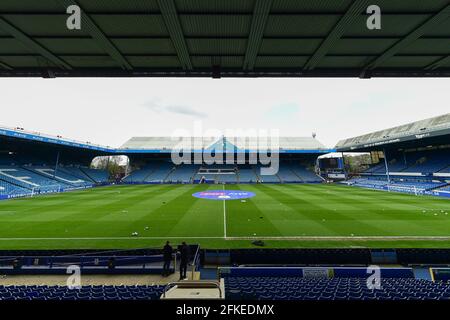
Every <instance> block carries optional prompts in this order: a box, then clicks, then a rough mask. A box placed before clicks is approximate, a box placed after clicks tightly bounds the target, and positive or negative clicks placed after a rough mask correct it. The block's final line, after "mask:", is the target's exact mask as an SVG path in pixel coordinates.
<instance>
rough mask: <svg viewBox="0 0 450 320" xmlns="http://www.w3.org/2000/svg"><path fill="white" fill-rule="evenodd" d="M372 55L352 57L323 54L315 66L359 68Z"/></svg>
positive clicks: (368, 60)
mask: <svg viewBox="0 0 450 320" xmlns="http://www.w3.org/2000/svg"><path fill="white" fill-rule="evenodd" d="M371 59H373V57H364V56H360V57H359V56H358V57H352V56H343V57H337V56H325V57H324V58H323V59H322V60H321V61H320V63H319V65H318V66H317V68H327V69H328V68H331V69H332V68H361V67H363V66H365V65H366V64H367V63H368V62H370V60H371Z"/></svg>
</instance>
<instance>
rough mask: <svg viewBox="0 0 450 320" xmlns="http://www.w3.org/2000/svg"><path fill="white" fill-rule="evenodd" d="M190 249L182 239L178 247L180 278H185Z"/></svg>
mask: <svg viewBox="0 0 450 320" xmlns="http://www.w3.org/2000/svg"><path fill="white" fill-rule="evenodd" d="M189 258H190V250H189V246H188V245H187V244H186V242H184V241H183V243H182V244H181V248H180V280H183V279H186V272H187V265H188V263H189Z"/></svg>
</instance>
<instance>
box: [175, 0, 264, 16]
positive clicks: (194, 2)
mask: <svg viewBox="0 0 450 320" xmlns="http://www.w3.org/2000/svg"><path fill="white" fill-rule="evenodd" d="M175 4H176V7H177V9H178V11H179V12H205V13H207V12H208V13H219V12H236V13H251V12H253V8H254V6H255V0H175Z"/></svg>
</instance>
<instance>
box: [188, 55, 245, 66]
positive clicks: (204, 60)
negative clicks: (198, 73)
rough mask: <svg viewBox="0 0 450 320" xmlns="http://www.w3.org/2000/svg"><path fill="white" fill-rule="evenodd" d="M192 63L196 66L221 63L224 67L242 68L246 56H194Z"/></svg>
mask: <svg viewBox="0 0 450 320" xmlns="http://www.w3.org/2000/svg"><path fill="white" fill-rule="evenodd" d="M191 59H192V64H193V65H194V67H196V68H211V67H212V66H213V65H217V64H218V65H220V66H221V67H222V68H241V67H242V64H243V63H244V56H229V57H211V56H194V57H191Z"/></svg>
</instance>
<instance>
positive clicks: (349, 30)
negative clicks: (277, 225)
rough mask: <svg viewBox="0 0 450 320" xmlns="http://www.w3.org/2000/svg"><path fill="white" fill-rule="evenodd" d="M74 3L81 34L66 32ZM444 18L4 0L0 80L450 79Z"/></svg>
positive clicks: (278, 1) (422, 4)
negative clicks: (375, 24)
mask: <svg viewBox="0 0 450 320" xmlns="http://www.w3.org/2000/svg"><path fill="white" fill-rule="evenodd" d="M72 4H76V5H79V6H80V8H81V10H82V11H81V12H82V22H81V30H69V29H68V28H67V27H66V20H67V18H68V16H69V15H68V14H67V13H66V9H67V7H68V6H69V5H72ZM372 4H377V5H378V6H379V7H380V8H381V13H382V20H381V23H382V24H381V29H380V30H369V29H368V28H367V27H366V20H367V17H368V15H367V14H366V9H367V7H368V6H369V5H372ZM449 13H450V4H449V0H427V1H424V0H408V1H404V0H377V1H375V3H373V1H369V0H340V1H335V0H324V1H317V0H146V1H142V0H115V1H104V0H76V1H75V0H39V1H35V0H21V1H17V0H2V1H1V2H0V76H4V77H10V76H24V77H27V76H38V77H41V76H43V77H71V76H73V77H76V76H165V77H166V76H198V77H202V76H204V77H229V76H234V77H257V76H271V77H284V76H290V77H302V76H304V77H308V76H318V77H328V76H340V77H380V76H383V77H385V76H386V77H397V76H412V77H426V76H450V19H449Z"/></svg>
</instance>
